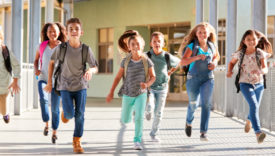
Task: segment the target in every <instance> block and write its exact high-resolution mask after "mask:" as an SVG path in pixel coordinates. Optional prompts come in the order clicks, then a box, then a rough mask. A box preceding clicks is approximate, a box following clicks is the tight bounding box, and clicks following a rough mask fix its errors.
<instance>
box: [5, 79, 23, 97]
mask: <svg viewBox="0 0 275 156" xmlns="http://www.w3.org/2000/svg"><path fill="white" fill-rule="evenodd" d="M17 82H18V78H13V81H12V83H11V84H10V86H9V88H8V89H9V90H10V89H11V95H12V96H13V95H14V94H17V93H19V91H20V87H19V86H18V83H17Z"/></svg>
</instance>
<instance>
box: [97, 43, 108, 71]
mask: <svg viewBox="0 0 275 156" xmlns="http://www.w3.org/2000/svg"><path fill="white" fill-rule="evenodd" d="M98 52H99V59H98V60H99V68H98V71H99V73H105V72H106V58H107V54H108V46H99V48H98Z"/></svg>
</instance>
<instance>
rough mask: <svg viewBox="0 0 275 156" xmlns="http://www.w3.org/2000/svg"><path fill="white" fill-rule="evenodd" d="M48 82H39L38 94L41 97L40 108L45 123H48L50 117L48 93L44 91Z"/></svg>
mask: <svg viewBox="0 0 275 156" xmlns="http://www.w3.org/2000/svg"><path fill="white" fill-rule="evenodd" d="M46 84H47V83H46V81H43V80H41V81H38V92H39V97H40V107H41V113H42V119H43V121H44V122H48V121H49V119H50V117H49V101H48V98H49V97H48V95H49V94H48V93H47V92H46V91H44V87H45V86H46Z"/></svg>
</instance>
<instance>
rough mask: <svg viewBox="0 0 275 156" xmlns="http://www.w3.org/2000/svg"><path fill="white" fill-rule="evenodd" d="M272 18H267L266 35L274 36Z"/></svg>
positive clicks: (274, 24)
mask: <svg viewBox="0 0 275 156" xmlns="http://www.w3.org/2000/svg"><path fill="white" fill-rule="evenodd" d="M274 17H275V16H269V17H267V34H274V26H275V23H274Z"/></svg>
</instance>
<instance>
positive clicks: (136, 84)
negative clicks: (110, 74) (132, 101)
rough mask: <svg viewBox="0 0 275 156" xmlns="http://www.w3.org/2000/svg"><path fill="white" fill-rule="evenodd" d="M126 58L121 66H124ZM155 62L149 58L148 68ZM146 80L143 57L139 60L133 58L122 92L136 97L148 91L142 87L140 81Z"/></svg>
mask: <svg viewBox="0 0 275 156" xmlns="http://www.w3.org/2000/svg"><path fill="white" fill-rule="evenodd" d="M125 60H126V58H125V59H123V60H122V62H121V65H120V66H121V68H124V63H125ZM153 65H154V64H153V63H152V61H151V60H150V59H148V69H149V68H151V67H152V66H153ZM141 82H145V71H144V65H143V62H142V59H140V60H139V61H134V60H131V61H130V62H129V64H128V67H127V74H126V78H125V79H124V82H123V87H122V88H121V94H124V95H127V96H131V97H136V96H138V95H140V94H142V93H146V92H147V90H146V89H144V90H143V89H141V87H140V83H141Z"/></svg>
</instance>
